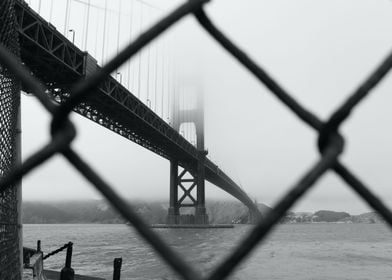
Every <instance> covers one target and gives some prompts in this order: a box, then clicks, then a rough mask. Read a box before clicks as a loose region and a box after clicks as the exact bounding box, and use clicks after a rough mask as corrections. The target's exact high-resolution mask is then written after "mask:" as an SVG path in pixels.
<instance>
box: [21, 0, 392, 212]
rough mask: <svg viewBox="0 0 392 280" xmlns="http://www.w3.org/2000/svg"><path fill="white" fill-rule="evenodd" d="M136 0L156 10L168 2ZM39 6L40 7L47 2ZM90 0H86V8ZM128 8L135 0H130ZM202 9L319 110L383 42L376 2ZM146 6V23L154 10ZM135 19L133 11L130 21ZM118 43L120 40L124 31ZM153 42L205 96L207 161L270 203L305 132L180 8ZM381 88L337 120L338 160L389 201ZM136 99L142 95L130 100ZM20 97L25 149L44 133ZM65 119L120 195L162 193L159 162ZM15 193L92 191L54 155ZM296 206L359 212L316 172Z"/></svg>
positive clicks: (386, 4)
mask: <svg viewBox="0 0 392 280" xmlns="http://www.w3.org/2000/svg"><path fill="white" fill-rule="evenodd" d="M33 2H34V1H33ZM36 2H37V1H36ZM56 2H57V1H56ZM92 2H94V1H92ZM109 2H110V3H111V5H113V7H114V8H113V9H116V8H117V7H118V2H117V1H109ZM123 2H124V3H126V2H127V1H123ZM145 2H148V3H151V4H152V5H154V6H159V7H161V8H162V9H163V10H165V11H166V10H167V9H168V7H173V6H175V5H176V4H178V3H180V1H169V0H167V1H163V0H160V1H158V0H156V1H152V0H150V1H147V0H146V1H145ZM42 3H43V4H42V5H43V6H42V7H47V6H48V5H49V3H50V0H47V1H44V0H42ZM44 3H46V4H45V5H44ZM102 3H103V1H97V5H101V6H103V4H102ZM127 3H130V2H127ZM33 5H37V3H33ZM134 5H135V6H134V7H136V6H137V5H140V3H139V2H138V1H134ZM137 7H139V6H137ZM42 9H44V8H42ZM75 10H76V9H75ZM124 11H125V10H124ZM207 11H208V14H209V15H211V18H212V19H213V21H214V22H216V23H217V24H218V26H219V27H221V28H222V30H223V31H225V33H227V35H228V36H229V37H230V38H232V39H233V40H234V41H235V42H236V43H238V44H239V46H241V47H242V48H243V49H244V50H246V51H247V52H248V53H249V55H250V56H251V57H252V58H254V59H255V60H256V61H257V62H258V63H259V64H260V65H262V66H263V67H264V68H265V69H266V70H267V71H268V72H269V73H270V74H271V75H272V76H273V77H274V78H276V79H277V81H278V82H280V83H281V84H282V85H283V87H284V88H285V89H287V90H288V91H289V92H290V93H291V94H292V95H293V96H294V97H296V98H297V99H298V100H299V101H300V102H301V103H302V104H304V105H305V106H307V107H308V108H309V109H310V110H311V111H313V112H315V113H317V114H318V115H319V116H320V117H321V118H323V119H325V118H327V117H328V115H329V114H330V113H331V112H332V111H333V110H334V109H335V108H336V107H337V106H338V105H339V104H340V103H341V102H342V101H343V100H344V99H345V98H346V97H347V96H348V94H349V93H351V92H353V90H355V89H356V88H357V86H358V85H359V83H360V82H361V81H363V79H364V78H365V77H366V76H367V75H368V74H369V73H370V71H371V70H373V69H374V68H375V67H376V65H377V64H378V63H379V62H381V60H382V59H383V58H384V57H385V56H386V55H387V54H388V53H389V51H391V50H392V37H391V34H392V23H391V15H392V3H391V2H390V1H387V0H384V1H381V0H380V1H374V0H373V1H371V0H367V1H365V0H361V1H360V0H351V1H348V0H347V1H341V0H335V1H331V0H328V1H314V0H306V1H305V0H298V1H292V0H280V1H250V0H249V1H234V0H224V1H223V0H220V1H219V0H216V1H212V2H211V3H210V4H208V5H207ZM60 12H61V11H59V12H58V13H60ZM148 13H150V15H151V21H153V18H156V17H159V15H160V14H162V12H160V11H153V10H151V12H148ZM163 13H165V12H163ZM56 17H57V18H59V15H56ZM71 18H72V17H71ZM81 18H83V17H81ZM139 19H140V18H137V16H136V19H135V20H139ZM145 24H146V25H147V24H148V23H145ZM57 28H58V29H59V30H61V29H62V28H63V27H57ZM124 32H125V31H124ZM79 33H81V32H78V34H79ZM78 36H80V35H78ZM111 36H114V34H111ZM79 40H80V41H81V39H79ZM89 40H90V39H89ZM113 40H115V36H114V37H113ZM122 40H124V41H123V43H125V41H126V38H125V39H122ZM161 41H162V42H163V43H162V46H163V47H159V46H158V51H159V52H160V53H163V54H164V55H165V56H167V57H170V59H172V58H173V59H174V60H175V62H176V64H175V65H176V66H175V71H176V73H178V74H177V76H178V80H179V81H180V83H181V81H183V83H186V84H189V83H192V82H195V83H196V84H197V86H201V88H202V89H203V91H204V93H205V96H206V97H205V100H206V101H205V103H206V104H205V106H206V109H205V120H206V124H205V129H206V131H205V138H206V139H205V142H206V147H207V148H208V150H209V158H210V159H212V160H213V161H214V162H215V163H217V164H218V165H219V167H220V168H222V169H223V170H224V171H225V172H226V173H227V174H229V175H230V176H231V177H232V178H233V179H234V180H235V181H236V182H238V183H240V184H241V186H242V187H243V188H244V189H245V191H246V192H247V193H248V194H249V195H250V196H251V197H252V198H256V199H257V200H258V201H259V202H263V203H266V204H268V205H273V202H274V201H276V200H277V199H278V198H279V197H280V196H281V195H282V194H283V193H284V192H286V191H287V189H288V188H289V187H290V186H292V185H293V183H294V182H296V180H297V179H298V178H299V177H300V176H301V175H302V174H303V173H304V172H305V171H306V170H307V169H308V168H309V167H310V166H311V165H312V164H313V163H314V162H315V161H316V160H317V158H318V152H317V149H316V142H317V135H316V134H315V133H314V132H313V131H312V130H311V129H309V128H308V127H307V126H306V125H304V124H303V123H302V122H301V121H300V120H299V119H297V118H296V117H295V116H294V115H293V114H292V113H291V112H290V111H288V109H286V108H285V107H284V106H283V105H282V104H281V103H280V102H279V101H277V100H276V99H275V98H274V97H273V96H272V95H271V94H270V93H269V92H268V90H266V89H265V87H264V86H262V85H261V84H260V83H259V82H258V81H256V80H255V79H254V78H253V77H252V76H251V75H250V74H249V73H248V72H247V71H246V70H244V68H243V67H242V66H240V65H239V64H238V63H237V62H236V61H235V60H234V59H233V58H232V57H230V56H229V55H228V54H227V53H226V52H225V51H223V49H222V48H221V47H220V46H218V45H217V43H215V42H214V41H213V40H212V39H211V38H210V37H209V36H208V35H207V34H206V33H205V32H204V31H203V30H202V29H201V28H200V27H199V26H198V24H197V23H196V21H195V20H194V19H193V18H192V17H191V16H190V17H187V18H186V19H185V20H183V21H182V22H180V23H179V24H177V25H176V26H175V28H173V29H171V30H170V31H169V32H168V34H165V35H164V36H163V38H162V39H161ZM89 42H92V41H89ZM88 45H89V44H88ZM90 45H94V43H90ZM109 47H110V46H108V48H109ZM112 47H113V46H112ZM92 48H93V47H92ZM113 51H115V50H113ZM151 51H155V49H154V48H153V47H152V49H151ZM91 52H93V50H91ZM136 63H137V60H135V65H136ZM124 73H126V72H125V70H124ZM124 75H125V74H124ZM173 75H174V74H173ZM142 78H143V77H142ZM124 79H125V81H127V80H126V79H127V78H124ZM130 81H131V80H130ZM184 81H186V82H184ZM133 86H134V87H137V84H135V83H134V84H133ZM391 91H392V79H391V77H390V75H389V76H387V78H386V79H385V80H384V81H383V82H382V83H381V84H380V85H379V86H378V87H377V88H376V89H375V91H374V93H373V94H372V95H371V96H370V97H369V98H367V99H366V100H365V102H363V103H362V104H361V105H360V106H358V108H357V110H355V112H354V114H353V115H352V117H351V118H350V119H349V120H348V121H347V122H346V123H345V124H344V126H343V128H342V133H343V134H344V135H345V136H346V139H347V141H346V147H345V152H344V154H343V156H342V160H343V162H345V163H347V165H348V166H349V167H350V169H352V170H353V171H354V172H355V173H357V174H358V175H359V177H360V178H362V179H363V180H364V182H365V183H366V184H367V185H369V186H371V187H372V189H373V190H375V192H376V193H378V194H379V195H380V196H381V197H382V198H383V199H384V201H385V202H386V203H387V204H388V205H390V206H392V189H391V188H390V182H392V178H391V176H390V174H391V172H390V166H391V164H390V158H391V156H392V149H391V147H390V143H392V134H391V132H390V130H389V127H390V120H391V117H392V116H391V112H392V111H391V110H389V107H390V104H391V101H392V98H391V94H390V93H391ZM145 97H146V96H145V95H143V94H142V97H141V98H144V99H145ZM22 105H23V108H22V110H23V154H24V156H25V155H28V154H31V153H32V151H34V150H36V149H37V148H38V147H39V146H41V145H42V144H43V143H45V141H47V139H48V136H47V135H48V132H47V131H48V126H47V125H48V124H47V116H46V114H45V113H44V112H43V110H42V109H40V107H39V106H38V105H37V104H36V101H35V100H34V99H33V98H30V97H25V96H23V98H22ZM161 113H162V112H161ZM163 114H164V112H163ZM73 120H74V121H75V123H76V124H77V127H78V137H77V139H76V140H75V142H74V144H73V145H74V147H75V148H76V149H77V150H78V151H79V152H80V153H81V154H82V155H83V157H85V158H86V159H87V160H88V162H89V163H91V165H92V166H93V167H94V168H96V170H97V171H98V172H99V173H101V174H102V175H103V177H104V178H105V179H106V180H107V181H108V182H110V183H112V184H113V185H114V186H115V187H116V189H117V190H118V191H119V192H121V193H122V194H124V196H125V197H127V198H141V199H168V191H169V187H168V186H169V163H168V162H167V161H166V160H164V159H162V158H159V157H158V156H156V155H154V154H152V153H151V152H149V151H147V150H145V149H143V148H141V147H139V146H138V145H136V144H134V143H132V142H129V141H127V140H125V139H123V138H121V137H119V136H117V135H115V134H113V133H111V132H110V131H108V130H106V129H104V128H101V127H99V126H98V125H96V124H94V123H91V122H89V121H88V120H85V119H83V118H81V117H79V116H73ZM23 195H24V199H26V200H46V199H86V198H100V195H99V194H98V193H96V192H95V191H94V190H93V188H92V187H91V186H90V185H89V184H88V183H86V182H85V181H84V180H83V179H82V178H81V177H80V176H79V175H78V174H77V172H75V171H74V170H73V168H72V167H70V166H69V165H68V164H67V163H65V161H64V160H63V159H62V158H61V157H56V158H55V159H53V160H51V161H50V162H48V163H46V164H45V165H44V166H43V167H42V168H40V169H38V170H36V171H34V172H32V173H31V174H30V175H29V176H28V177H26V179H25V180H24V189H23ZM209 198H224V199H230V197H229V196H228V195H226V194H225V193H223V192H222V191H220V190H219V189H217V188H215V187H213V186H211V185H208V187H207V201H208V199H209ZM296 209H297V210H303V211H313V210H318V209H334V210H345V211H349V212H351V213H360V212H364V211H367V209H366V206H365V204H364V203H363V202H362V201H360V200H359V199H357V197H356V196H355V195H354V194H353V193H352V192H351V191H350V190H349V189H348V188H346V186H345V185H344V183H342V182H341V180H340V179H339V178H337V177H336V176H335V175H334V174H333V173H328V174H327V175H326V176H324V177H323V178H322V179H321V180H320V182H319V183H318V184H317V186H316V188H314V189H313V190H312V191H311V192H310V194H309V195H308V196H306V197H305V198H304V199H303V200H302V201H300V202H299V203H298V205H296Z"/></svg>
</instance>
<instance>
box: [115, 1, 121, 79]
mask: <svg viewBox="0 0 392 280" xmlns="http://www.w3.org/2000/svg"><path fill="white" fill-rule="evenodd" d="M117 16H118V21H117V53H116V55H118V53H119V52H120V28H121V0H118V14H117ZM116 73H118V68H117V69H116Z"/></svg>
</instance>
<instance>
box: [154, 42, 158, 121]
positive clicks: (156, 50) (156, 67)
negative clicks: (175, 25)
mask: <svg viewBox="0 0 392 280" xmlns="http://www.w3.org/2000/svg"><path fill="white" fill-rule="evenodd" d="M154 78H155V81H154V82H155V90H154V91H155V97H154V99H155V101H154V112H155V113H157V103H158V94H157V92H158V42H155V77H154Z"/></svg>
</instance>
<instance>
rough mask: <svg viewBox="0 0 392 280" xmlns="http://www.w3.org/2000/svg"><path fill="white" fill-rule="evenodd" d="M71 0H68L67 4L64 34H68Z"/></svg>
mask: <svg viewBox="0 0 392 280" xmlns="http://www.w3.org/2000/svg"><path fill="white" fill-rule="evenodd" d="M70 4H71V2H70V0H67V2H66V6H65V21H64V36H67V30H68V24H69V10H70Z"/></svg>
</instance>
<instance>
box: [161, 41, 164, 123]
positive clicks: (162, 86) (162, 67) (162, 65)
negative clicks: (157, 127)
mask: <svg viewBox="0 0 392 280" xmlns="http://www.w3.org/2000/svg"><path fill="white" fill-rule="evenodd" d="M164 47H165V45H163V46H162V49H161V88H162V95H161V112H162V119H165V115H164V111H163V100H164V98H165V59H164V58H165V55H164V51H165V49H164Z"/></svg>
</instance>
